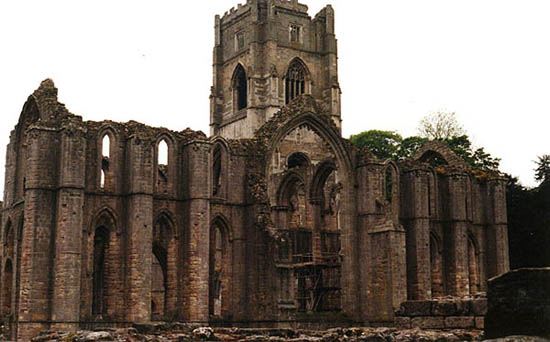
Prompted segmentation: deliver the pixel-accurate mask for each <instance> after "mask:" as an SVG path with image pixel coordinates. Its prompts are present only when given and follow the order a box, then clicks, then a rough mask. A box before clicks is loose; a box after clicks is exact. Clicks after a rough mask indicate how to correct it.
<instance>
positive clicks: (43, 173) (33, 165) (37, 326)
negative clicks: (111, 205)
mask: <svg viewBox="0 0 550 342" xmlns="http://www.w3.org/2000/svg"><path fill="white" fill-rule="evenodd" d="M58 145H59V141H58V133H57V132H56V131H55V130H53V129H51V128H46V127H43V128H42V127H40V128H39V127H34V128H32V129H30V130H29V132H28V135H27V148H28V154H27V155H28V160H27V164H26V165H27V169H26V170H25V171H26V172H25V178H26V182H25V184H26V185H25V209H24V210H25V222H24V225H23V234H22V235H23V236H22V246H21V252H22V253H21V254H22V255H21V279H20V284H21V287H20V291H21V292H20V303H19V313H18V328H17V329H18V331H17V339H18V340H20V341H30V339H31V338H32V337H34V336H36V335H37V334H38V332H40V331H41V330H45V329H48V328H49V322H50V318H51V317H50V310H51V306H50V303H51V298H50V294H51V288H50V285H51V280H52V278H51V277H52V261H53V260H52V259H53V250H52V238H53V236H52V232H54V230H55V219H56V218H55V213H56V207H57V205H56V202H57V195H56V191H55V189H56V187H57V174H56V173H57V165H56V164H57V160H58V154H57V151H58V148H59V146H58Z"/></svg>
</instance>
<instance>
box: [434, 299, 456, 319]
mask: <svg viewBox="0 0 550 342" xmlns="http://www.w3.org/2000/svg"><path fill="white" fill-rule="evenodd" d="M432 315H434V316H456V315H457V310H456V303H454V302H452V301H434V302H432Z"/></svg>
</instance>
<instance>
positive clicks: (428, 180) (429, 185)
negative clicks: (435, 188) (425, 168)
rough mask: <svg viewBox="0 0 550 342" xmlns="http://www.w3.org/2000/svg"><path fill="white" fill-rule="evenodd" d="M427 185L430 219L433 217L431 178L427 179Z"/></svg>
mask: <svg viewBox="0 0 550 342" xmlns="http://www.w3.org/2000/svg"><path fill="white" fill-rule="evenodd" d="M426 183H427V187H428V217H431V216H432V180H431V177H430V176H428V177H427V179H426Z"/></svg>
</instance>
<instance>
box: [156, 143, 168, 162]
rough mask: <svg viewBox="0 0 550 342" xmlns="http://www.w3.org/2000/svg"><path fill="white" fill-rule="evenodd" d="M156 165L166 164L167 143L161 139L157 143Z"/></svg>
mask: <svg viewBox="0 0 550 342" xmlns="http://www.w3.org/2000/svg"><path fill="white" fill-rule="evenodd" d="M157 157H158V159H157V163H158V165H168V144H167V143H166V140H164V139H162V140H161V141H160V142H159V145H158V156H157Z"/></svg>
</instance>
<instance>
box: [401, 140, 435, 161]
mask: <svg viewBox="0 0 550 342" xmlns="http://www.w3.org/2000/svg"><path fill="white" fill-rule="evenodd" d="M428 141H429V139H428V138H422V137H419V136H412V137H408V138H405V139H403V141H401V144H400V145H399V148H398V150H397V155H398V157H399V159H410V158H412V157H413V156H414V154H415V153H416V151H418V150H419V149H420V148H421V147H422V146H424V144H425V143H427V142H428Z"/></svg>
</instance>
